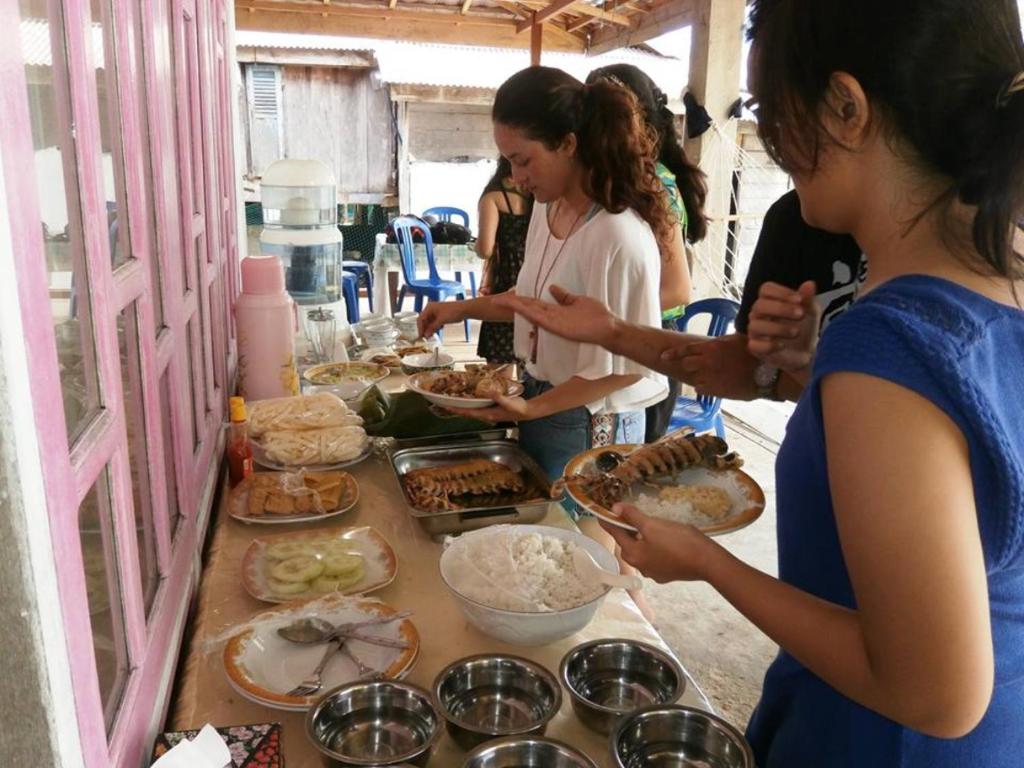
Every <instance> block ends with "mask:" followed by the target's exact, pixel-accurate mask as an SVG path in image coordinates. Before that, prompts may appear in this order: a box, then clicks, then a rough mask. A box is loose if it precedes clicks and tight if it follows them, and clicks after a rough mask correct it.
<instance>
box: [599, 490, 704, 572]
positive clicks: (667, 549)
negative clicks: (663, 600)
mask: <svg viewBox="0 0 1024 768" xmlns="http://www.w3.org/2000/svg"><path fill="white" fill-rule="evenodd" d="M612 511H613V512H615V514H617V515H618V516H619V517H621V518H622V522H624V523H628V524H629V525H632V526H633V527H634V528H636V529H637V532H636V533H633V532H632V531H627V530H625V529H624V528H620V527H618V526H617V525H612V524H611V523H606V522H604V521H602V522H601V527H602V528H604V529H605V530H606V531H607V532H608V533H609V534H610V535H611V537H612V538H613V539H615V541H616V543H617V544H618V545H619V548H620V549H621V550H622V559H623V560H625V561H626V562H627V563H629V564H630V565H632V566H633V567H634V568H636V569H637V570H638V571H640V573H642V574H643V575H644V576H646V577H648V578H650V579H654V580H655V581H657V582H659V583H661V584H664V583H665V582H669V581H703V580H706V579H707V573H708V564H709V561H710V559H711V557H712V556H713V555H714V554H715V550H716V548H718V547H719V545H718V544H716V543H715V542H714V541H712V540H711V539H710V538H708V537H707V536H705V535H704V534H703V533H701V532H700V531H698V530H697V529H696V528H694V527H693V526H692V525H682V524H680V523H673V522H669V521H668V520H662V519H659V518H657V517H649V516H647V515H645V514H644V513H643V512H641V511H640V510H639V509H637V508H636V507H634V506H632V505H631V504H616V505H615V507H614V508H613V509H612Z"/></svg>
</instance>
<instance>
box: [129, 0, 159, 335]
mask: <svg viewBox="0 0 1024 768" xmlns="http://www.w3.org/2000/svg"><path fill="white" fill-rule="evenodd" d="M132 24H133V26H134V30H135V72H136V75H137V83H136V86H137V90H136V93H137V94H138V104H139V146H140V151H141V152H142V155H143V162H142V179H141V180H140V181H141V185H142V189H143V208H144V210H145V215H146V230H147V238H148V242H147V243H146V258H148V259H149V267H150V277H151V280H152V286H153V292H154V293H155V294H156V295H155V296H154V297H153V302H152V304H153V320H154V323H155V327H154V330H155V331H156V333H157V334H159V333H160V329H161V328H163V326H164V293H163V272H162V271H161V269H160V245H159V239H158V238H157V231H156V227H157V216H156V184H155V183H154V179H155V178H159V174H158V173H157V171H156V169H155V168H154V164H155V163H158V162H159V158H157V157H156V155H155V154H154V153H153V151H152V149H151V146H150V126H149V88H148V86H147V83H146V74H147V71H148V69H147V67H148V65H149V62H147V61H146V55H147V53H148V49H147V48H146V34H148V30H144V29H143V24H142V6H141V5H139V6H136V7H135V8H134V9H133V11H132Z"/></svg>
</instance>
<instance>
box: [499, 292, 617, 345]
mask: <svg viewBox="0 0 1024 768" xmlns="http://www.w3.org/2000/svg"><path fill="white" fill-rule="evenodd" d="M549 290H550V292H551V296H552V297H553V298H554V299H555V302H556V303H554V304H552V303H551V302H547V301H542V300H540V299H530V298H527V297H525V296H517V295H515V294H504V295H501V296H498V297H496V298H495V299H494V303H495V304H496V305H497V306H501V307H506V308H508V309H511V310H512V311H514V312H516V313H517V314H519V315H522V316H523V317H525V318H526V319H527V320H529V321H530V322H531V323H533V324H534V325H536V326H539V327H540V328H543V329H544V330H546V331H550V332H551V333H553V334H555V335H556V336H561V337H562V338H565V339H569V340H571V341H579V342H582V343H584V344H604V342H606V341H607V340H608V339H609V338H610V337H611V336H612V335H613V334H614V333H615V327H616V324H617V322H618V318H616V317H615V315H613V314H612V313H611V312H610V311H608V307H606V306H605V305H604V304H602V303H601V302H600V301H598V300H597V299H592V298H590V297H588V296H579V295H577V294H574V293H569V292H568V291H567V290H565V289H564V288H561V287H560V286H557V285H552V286H551V288H550V289H549Z"/></svg>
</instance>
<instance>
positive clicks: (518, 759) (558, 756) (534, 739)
mask: <svg viewBox="0 0 1024 768" xmlns="http://www.w3.org/2000/svg"><path fill="white" fill-rule="evenodd" d="M462 768H597V764H596V763H595V762H594V761H593V760H591V759H590V758H589V757H587V756H586V755H584V754H583V753H582V752H579V751H578V750H576V749H573V748H572V747H570V746H569V745H568V744H563V743H562V742H560V741H555V740H554V739H543V738H540V737H539V736H511V737H509V738H505V739H498V740H496V741H489V742H487V743H486V744H481V745H480V746H479V747H477V748H476V749H474V750H473V751H472V752H470V753H469V756H468V757H467V758H466V762H464V763H463V764H462Z"/></svg>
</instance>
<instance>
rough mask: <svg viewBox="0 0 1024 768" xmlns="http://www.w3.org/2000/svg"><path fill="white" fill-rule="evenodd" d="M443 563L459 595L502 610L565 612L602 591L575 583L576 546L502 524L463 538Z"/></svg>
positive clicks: (579, 582) (448, 578)
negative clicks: (517, 530) (574, 562)
mask: <svg viewBox="0 0 1024 768" xmlns="http://www.w3.org/2000/svg"><path fill="white" fill-rule="evenodd" d="M452 546H454V547H458V550H457V551H455V552H452V553H451V554H452V557H451V558H450V559H449V560H448V562H447V563H446V565H445V576H446V578H447V580H448V582H449V584H450V585H451V586H452V587H453V588H454V589H455V590H456V591H457V592H458V593H459V594H461V595H462V596H464V597H467V598H469V599H470V600H473V601H475V602H477V603H481V604H483V605H486V606H489V607H491V608H498V609H500V610H505V611H523V612H529V613H547V612H551V611H563V610H567V609H569V608H576V607H577V606H580V605H583V604H584V603H588V602H590V601H591V600H594V599H595V598H597V597H599V596H600V595H601V594H602V593H603V592H604V591H605V589H604V587H602V586H599V585H598V586H595V585H593V584H588V583H585V582H583V581H581V580H580V579H579V577H578V576H577V575H576V571H575V569H574V567H573V563H572V553H573V551H574V550H575V549H576V548H577V546H578V545H577V544H575V543H573V542H570V541H565V540H563V539H559V538H556V537H554V536H545V535H543V534H540V533H515V532H513V531H512V530H511V529H509V528H506V527H504V526H501V527H499V528H492V529H489V530H488V531H486V532H481V533H478V534H467V535H466V536H464V537H463V540H461V541H458V542H456V543H455V544H453V545H452Z"/></svg>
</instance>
